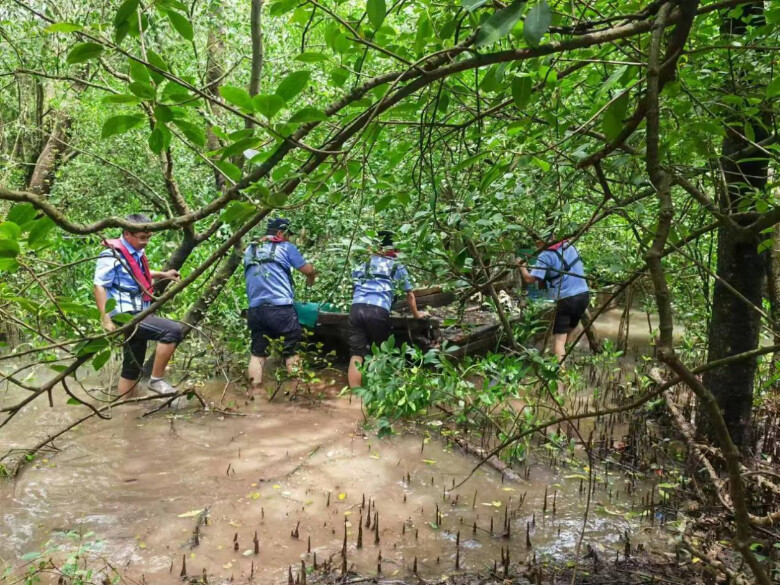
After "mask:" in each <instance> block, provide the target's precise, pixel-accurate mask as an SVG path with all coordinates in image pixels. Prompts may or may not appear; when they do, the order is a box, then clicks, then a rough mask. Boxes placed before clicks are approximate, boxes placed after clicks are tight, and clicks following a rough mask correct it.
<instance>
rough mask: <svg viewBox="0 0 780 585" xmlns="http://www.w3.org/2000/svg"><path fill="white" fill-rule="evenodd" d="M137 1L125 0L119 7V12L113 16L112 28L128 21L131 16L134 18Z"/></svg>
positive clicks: (138, 2)
mask: <svg viewBox="0 0 780 585" xmlns="http://www.w3.org/2000/svg"><path fill="white" fill-rule="evenodd" d="M138 4H140V1H139V0H125V1H124V2H122V4H120V5H119V10H117V11H116V14H115V15H114V27H115V28H116V27H118V26H120V25H121V24H124V23H125V22H127V21H128V20H130V17H131V16H135V11H136V10H137V9H138Z"/></svg>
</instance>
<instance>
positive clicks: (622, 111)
mask: <svg viewBox="0 0 780 585" xmlns="http://www.w3.org/2000/svg"><path fill="white" fill-rule="evenodd" d="M627 110H628V91H624V92H623V93H622V94H621V95H620V97H618V98H617V99H616V100H615V101H613V102H612V103H611V104H610V105H609V107H608V108H607V109H606V110H605V111H604V119H603V120H602V121H601V128H602V130H603V131H604V134H605V135H606V136H607V138H609V139H610V140H612V139H613V138H616V137H617V135H618V134H620V131H621V130H622V129H623V120H624V119H625V117H626V111H627Z"/></svg>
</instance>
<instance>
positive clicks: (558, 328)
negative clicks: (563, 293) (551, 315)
mask: <svg viewBox="0 0 780 585" xmlns="http://www.w3.org/2000/svg"><path fill="white" fill-rule="evenodd" d="M589 304H590V293H587V292H584V293H580V294H578V295H574V296H573V297H567V298H565V299H561V300H559V301H558V303H557V304H556V305H555V321H554V322H553V333H568V332H569V331H571V330H572V329H574V328H575V327H576V326H577V325H578V324H579V322H580V319H582V316H583V315H584V314H585V311H586V310H587V309H588V305H589Z"/></svg>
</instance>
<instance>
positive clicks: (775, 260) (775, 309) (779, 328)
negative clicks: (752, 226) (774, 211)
mask: <svg viewBox="0 0 780 585" xmlns="http://www.w3.org/2000/svg"><path fill="white" fill-rule="evenodd" d="M767 292H768V297H769V305H770V311H771V313H770V314H771V317H772V332H773V334H774V344H775V345H778V344H780V224H778V225H776V226H775V227H774V231H773V232H772V252H771V259H770V261H769V262H767ZM778 363H780V352H775V353H774V355H773V356H772V365H773V366H774V367H773V368H772V371H776V368H777V364H778Z"/></svg>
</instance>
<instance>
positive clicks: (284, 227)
mask: <svg viewBox="0 0 780 585" xmlns="http://www.w3.org/2000/svg"><path fill="white" fill-rule="evenodd" d="M266 231H267V232H268V233H269V234H275V233H276V232H279V231H282V232H287V233H288V234H291V233H293V232H292V230H291V229H290V220H289V219H287V218H284V217H275V218H273V219H269V220H268V228H267V230H266Z"/></svg>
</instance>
